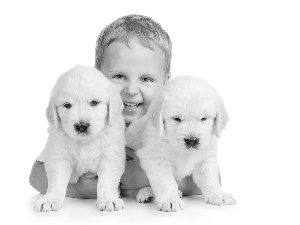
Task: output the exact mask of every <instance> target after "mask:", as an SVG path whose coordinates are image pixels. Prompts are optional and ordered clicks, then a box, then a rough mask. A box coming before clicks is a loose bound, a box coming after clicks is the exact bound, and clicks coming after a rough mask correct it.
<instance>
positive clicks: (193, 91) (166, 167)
mask: <svg viewBox="0 0 300 225" xmlns="http://www.w3.org/2000/svg"><path fill="white" fill-rule="evenodd" d="M227 121H228V115H227V112H226V110H225V107H224V104H223V101H222V99H221V98H220V96H219V95H218V93H217V92H216V91H215V90H214V89H213V88H212V87H211V86H210V85H209V84H208V83H207V82H205V81H204V80H202V79H200V78H197V77H191V76H182V77H177V78H175V79H173V80H171V81H169V83H167V84H166V85H165V86H164V88H163V90H162V92H161V93H160V94H159V95H158V97H157V98H155V99H154V100H153V102H152V104H151V106H150V108H149V111H148V113H147V114H146V115H145V116H144V117H142V118H141V119H140V120H138V121H135V122H134V123H133V124H131V125H130V126H129V128H128V129H127V131H126V141H127V146H128V147H131V148H133V149H137V152H136V153H137V155H138V157H139V158H140V161H141V167H142V168H143V169H144V170H145V172H146V174H147V176H148V178H149V181H150V184H151V187H152V189H153V192H154V195H155V200H156V202H157V206H158V209H159V210H162V211H179V210H182V209H183V201H182V200H181V199H180V191H179V192H178V185H177V182H176V181H180V180H182V179H183V178H185V177H186V176H189V175H191V176H192V178H193V180H194V182H195V183H196V184H197V186H198V187H199V188H200V189H201V191H202V193H203V196H204V199H205V202H206V203H210V204H214V205H231V204H235V203H236V201H235V200H234V198H233V197H232V196H231V195H230V194H227V193H225V192H223V191H222V190H221V187H220V183H219V167H218V161H217V148H218V145H217V141H218V140H217V138H218V137H220V134H221V131H222V130H223V129H224V127H225V125H226V123H227ZM178 193H179V194H178ZM151 197H153V194H152V193H151V189H149V188H144V189H141V191H140V193H139V194H138V196H137V199H138V200H139V198H146V199H143V200H141V201H144V202H147V198H151Z"/></svg>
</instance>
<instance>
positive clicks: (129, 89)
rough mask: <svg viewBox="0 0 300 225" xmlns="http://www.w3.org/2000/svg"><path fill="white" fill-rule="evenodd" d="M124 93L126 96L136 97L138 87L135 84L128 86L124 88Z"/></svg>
mask: <svg viewBox="0 0 300 225" xmlns="http://www.w3.org/2000/svg"><path fill="white" fill-rule="evenodd" d="M124 93H126V94H128V95H137V94H138V87H137V85H135V84H128V85H127V86H126V87H125V88H124Z"/></svg>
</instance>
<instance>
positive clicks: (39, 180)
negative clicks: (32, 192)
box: [29, 161, 48, 194]
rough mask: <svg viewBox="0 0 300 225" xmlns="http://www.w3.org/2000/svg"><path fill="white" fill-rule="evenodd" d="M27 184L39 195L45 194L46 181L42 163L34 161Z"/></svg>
mask: <svg viewBox="0 0 300 225" xmlns="http://www.w3.org/2000/svg"><path fill="white" fill-rule="evenodd" d="M29 183H30V185H31V186H32V187H33V188H34V189H36V190H37V191H38V192H40V193H41V194H45V193H46V191H47V186H48V181H47V176H46V171H45V168H44V163H42V162H39V161H35V163H34V164H33V166H32V169H31V173H30V177H29Z"/></svg>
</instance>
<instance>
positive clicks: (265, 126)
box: [0, 0, 300, 224]
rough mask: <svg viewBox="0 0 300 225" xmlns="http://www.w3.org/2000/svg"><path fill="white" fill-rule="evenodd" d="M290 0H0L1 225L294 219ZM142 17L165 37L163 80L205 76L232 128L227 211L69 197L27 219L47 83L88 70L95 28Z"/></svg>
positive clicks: (193, 200)
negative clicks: (169, 48) (161, 208)
mask: <svg viewBox="0 0 300 225" xmlns="http://www.w3.org/2000/svg"><path fill="white" fill-rule="evenodd" d="M299 12H300V7H299V2H298V1H289V0H285V1H277V0H273V1H266V0H260V1H256V0H252V1H239V0H236V1H233V0H230V1H188V0H186V1H163V0H160V1H155V0H151V1H141V0H140V1H131V0H126V1H113V0H107V1H100V0H99V1H57V2H56V1H9V3H8V1H6V3H4V1H1V3H0V23H1V26H0V29H1V34H0V38H1V41H0V57H1V58H0V59H1V61H0V62H1V66H0V76H1V82H0V85H1V86H0V92H1V93H0V98H1V101H0V105H1V110H0V113H1V117H0V118H1V129H0V132H1V135H0V137H1V146H2V147H1V149H0V150H1V163H0V169H1V170H0V171H1V180H0V181H1V185H0V188H1V192H0V193H1V206H0V211H1V220H3V221H6V223H5V224H19V223H26V224H27V223H28V224H66V223H67V224H68V223H72V224H84V223H86V224H93V223H95V224H96V223H97V224H101V223H102V224H103V223H107V224H114V223H118V224H142V223H156V224H160V223H161V224H163V223H164V224H168V223H173V224H194V223H197V224H275V223H278V224H300V219H299V215H298V214H299V200H300V198H299V190H300V186H299V173H300V168H299V167H300V166H299V165H300V163H299V160H300V159H299V151H300V146H299V126H300V123H299V116H300V107H299V105H300V104H299V96H300V91H299V87H298V86H299V84H300V82H299V79H298V77H299V76H300V44H299V43H300V16H299V15H300V13H299ZM132 13H137V14H143V15H147V16H150V17H152V18H153V19H154V20H156V21H158V22H160V23H161V24H162V26H163V27H164V29H165V30H166V31H167V32H168V33H169V35H170V37H171V39H172V42H173V61H172V68H171V69H172V73H173V76H174V77H175V76H176V75H195V76H200V77H203V78H205V79H207V80H208V81H209V82H210V83H211V84H212V85H213V86H215V87H216V89H217V90H218V91H219V92H220V94H221V95H222V97H223V99H224V102H225V105H226V107H227V111H228V113H229V116H230V121H229V123H228V125H227V127H226V129H225V132H224V133H223V136H222V139H221V140H220V154H219V161H220V168H221V173H222V183H223V184H222V186H223V188H224V190H226V191H228V192H230V193H232V194H233V195H234V196H235V197H236V199H237V201H238V204H237V205H236V206H228V207H217V206H210V205H206V204H204V202H203V199H202V197H200V196H192V197H185V198H183V200H184V201H185V210H184V211H182V212H179V213H162V212H158V211H156V209H155V206H154V204H146V205H143V204H138V203H136V202H135V201H134V200H133V199H128V198H125V207H126V208H125V209H124V210H123V211H121V212H115V213H106V212H98V211H97V210H96V208H95V207H94V203H95V200H78V199H69V198H67V199H66V201H65V205H64V208H63V209H62V210H60V211H59V212H54V213H36V212H34V211H33V204H34V202H35V201H36V200H37V199H38V198H39V197H40V196H41V195H39V194H38V193H37V192H36V191H35V190H34V189H33V188H32V187H31V186H30V185H29V182H28V177H29V174H30V170H31V166H32V164H33V163H34V160H35V158H36V157H37V156H38V154H39V153H40V151H41V150H42V149H43V147H44V144H45V141H46V138H47V133H46V128H47V120H46V117H45V110H46V107H47V104H48V100H49V94H50V90H51V88H52V86H53V85H54V83H55V81H56V79H57V78H58V77H59V76H60V75H61V74H62V73H63V72H65V71H66V70H68V69H70V68H71V67H73V66H75V65H76V64H78V63H80V64H84V65H90V66H94V49H95V43H96V39H97V37H98V35H99V33H100V31H101V30H102V29H103V28H104V27H105V26H106V25H108V24H109V23H111V22H112V21H114V20H115V19H117V18H118V17H121V16H124V15H127V14H132ZM1 223H2V222H1Z"/></svg>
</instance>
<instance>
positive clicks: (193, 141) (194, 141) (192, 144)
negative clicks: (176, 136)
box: [183, 137, 200, 148]
mask: <svg viewBox="0 0 300 225" xmlns="http://www.w3.org/2000/svg"><path fill="white" fill-rule="evenodd" d="M183 140H184V143H185V146H186V148H197V147H198V145H199V142H200V139H199V138H196V137H188V138H185V139H183Z"/></svg>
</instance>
